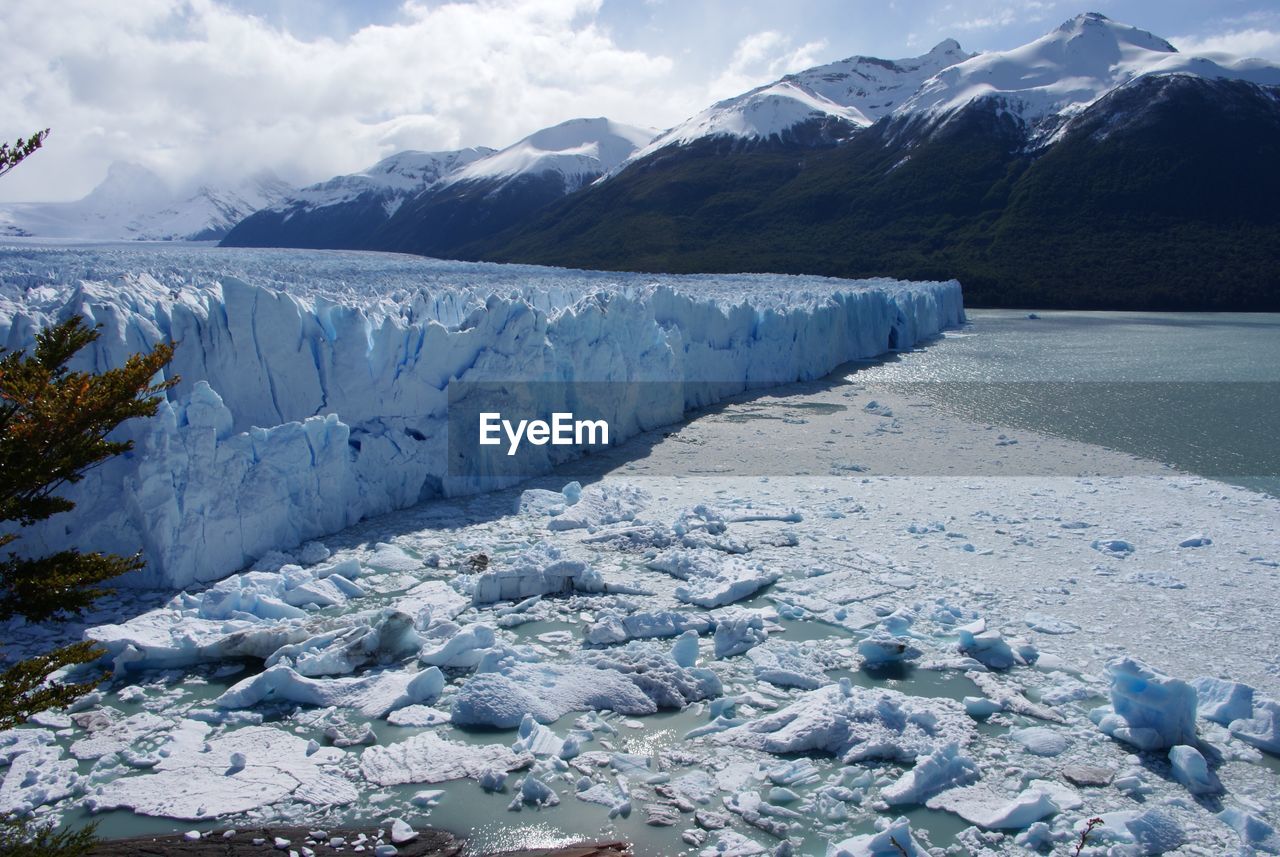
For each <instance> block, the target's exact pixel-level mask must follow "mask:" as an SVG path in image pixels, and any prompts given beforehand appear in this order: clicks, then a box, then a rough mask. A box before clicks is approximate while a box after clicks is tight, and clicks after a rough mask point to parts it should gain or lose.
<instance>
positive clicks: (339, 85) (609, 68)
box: [0, 0, 1280, 201]
mask: <svg viewBox="0 0 1280 857" xmlns="http://www.w3.org/2000/svg"><path fill="white" fill-rule="evenodd" d="M1082 2H1088V3H1089V4H1090V5H1089V6H1088V7H1087V8H1086V7H1083V6H1081V5H1080V3H1082ZM1082 11H1100V12H1103V13H1104V14H1106V15H1108V16H1110V17H1112V18H1114V19H1116V20H1120V21H1125V22H1127V23H1131V24H1135V25H1137V26H1140V27H1142V28H1144V29H1147V30H1151V31H1152V32H1154V33H1156V34H1158V35H1161V36H1164V37H1165V38H1168V39H1169V40H1170V41H1172V42H1173V43H1174V44H1175V45H1176V46H1177V47H1178V48H1179V49H1181V50H1184V51H1227V52H1232V53H1240V54H1246V55H1251V56H1261V57H1266V58H1269V59H1274V60H1277V61H1280V9H1277V8H1276V4H1275V2H1274V0H1215V2H1212V3H1207V2H1203V0H1072V2H1057V0H948V2H941V0H788V2H786V3H781V2H777V0H475V2H440V0H407V2H406V0H361V2H354V0H347V2H342V0H128V2H107V3H104V2H102V0H46V2H42V3H11V4H7V7H6V9H5V13H4V15H3V17H0V104H3V105H4V110H3V113H2V115H0V137H2V138H4V139H9V140H12V139H14V138H16V137H18V136H19V135H25V134H29V133H30V132H31V131H33V130H36V129H39V128H43V127H46V126H48V127H52V129H53V134H52V136H51V137H50V139H49V141H48V143H47V144H46V147H45V149H44V150H43V151H41V152H39V153H38V154H37V155H36V156H35V157H34V158H32V159H31V161H30V162H28V163H27V164H24V165H23V166H22V168H21V169H19V170H16V171H14V172H13V173H12V174H10V175H8V176H6V177H4V178H3V179H0V201H13V200H55V199H74V198H78V197H80V196H82V195H84V194H85V193H86V192H88V191H89V190H90V189H91V188H92V187H93V186H94V185H95V184H96V183H97V182H98V181H100V180H101V179H102V177H103V175H104V174H105V172H106V169H107V166H108V165H109V164H110V163H111V162H112V161H114V160H134V161H138V162H140V163H143V164H145V165H147V166H149V167H151V168H153V169H155V170H156V171H157V172H158V173H160V174H161V175H162V176H163V177H164V178H165V179H166V180H167V181H169V182H170V183H171V184H173V185H175V186H177V187H183V186H188V185H190V183H192V182H194V181H198V180H200V179H202V178H206V177H207V178H212V179H215V180H223V179H225V178H226V177H229V176H243V175H247V174H251V173H254V172H256V171H259V170H263V169H270V170H273V171H275V172H276V173H277V174H279V175H280V176H281V177H283V178H285V179H288V180H290V181H293V182H296V183H304V182H310V181H316V180H319V179H323V178H327V177H329V176H331V175H334V174H337V173H342V172H351V171H354V170H358V169H361V168H363V167H364V166H367V165H368V164H370V163H372V162H374V161H376V160H377V159H379V158H381V157H384V156H386V155H388V154H390V153H392V152H394V151H398V150H401V149H411V148H412V149H448V148H456V147H460V146H472V145H489V146H497V147H500V146H504V145H507V144H508V143H511V142H513V141H515V140H516V139H518V138H519V137H521V136H523V135H525V134H528V133H530V132H532V131H535V130H537V129H538V128H541V127H545V126H547V125H551V124H554V123H556V122H559V121H562V120H564V119H569V118H572V117H575V116H601V115H605V116H609V117H610V118H613V119H617V120H619V121H623V122H629V123H632V124H636V125H646V126H656V127H667V126H670V125H672V124H674V123H676V122H678V121H680V120H681V119H683V118H685V117H686V116H688V115H690V114H692V113H694V112H696V111H698V110H699V109H701V108H702V107H704V106H706V105H707V104H708V103H710V102H711V101H714V100H716V99H718V98H724V97H727V96H730V95H734V94H736V93H738V92H741V91H743V90H745V89H748V88H750V87H751V86H754V85H757V84H760V83H764V82H766V81H769V80H772V79H774V78H777V77H778V76H780V75H782V74H785V73H787V72H790V71H797V70H799V69H802V68H806V67H808V66H811V65H816V64H818V63H822V62H829V61H831V60H835V59H839V58H842V57H846V56H850V55H853V54H870V55H876V56H882V57H890V58H896V57H904V56H913V55H916V54H920V53H923V52H925V51H927V50H928V49H929V48H930V47H932V46H933V45H934V44H936V43H937V42H939V41H941V40H942V39H944V38H948V37H952V38H956V39H958V40H959V41H960V43H961V45H963V46H964V47H965V48H966V49H968V50H999V49H1004V48H1010V47H1013V46H1015V45H1018V44H1021V43H1023V42H1026V41H1029V40H1030V39H1032V38H1034V37H1036V36H1038V35H1040V34H1041V33H1043V32H1045V31H1046V30H1048V29H1050V28H1051V27H1053V26H1056V25H1057V24H1059V23H1061V21H1063V20H1065V19H1067V18H1069V17H1071V16H1072V15H1074V14H1077V13H1079V12H1082Z"/></svg>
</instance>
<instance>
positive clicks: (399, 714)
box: [387, 705, 450, 728]
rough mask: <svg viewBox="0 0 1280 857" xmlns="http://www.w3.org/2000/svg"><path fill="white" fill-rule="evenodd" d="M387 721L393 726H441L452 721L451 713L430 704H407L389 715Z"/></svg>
mask: <svg viewBox="0 0 1280 857" xmlns="http://www.w3.org/2000/svg"><path fill="white" fill-rule="evenodd" d="M387 722H388V723H390V724H391V725H392V726H416V727H418V728H425V727H428V726H439V725H441V724H443V723H448V722H450V717H449V713H448V712H446V711H440V710H439V709H437V708H432V707H431V706H429V705H406V706H405V707H404V708H397V709H396V710H395V711H393V712H391V713H390V714H388V715H387Z"/></svg>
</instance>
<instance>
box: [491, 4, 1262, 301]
mask: <svg viewBox="0 0 1280 857" xmlns="http://www.w3.org/2000/svg"><path fill="white" fill-rule="evenodd" d="M931 53H932V54H933V55H934V56H935V58H936V61H935V65H936V66H942V65H943V64H944V63H945V67H941V68H937V70H936V71H934V72H932V73H929V71H930V69H929V67H926V64H923V63H922V64H920V65H919V66H917V68H916V69H915V71H914V72H913V74H915V75H917V77H916V78H913V79H911V80H908V79H907V78H905V77H902V75H901V73H900V72H895V71H892V70H891V69H888V68H884V69H883V75H882V76H881V77H880V78H879V79H878V82H877V83H875V84H874V85H864V84H862V83H860V81H861V80H862V79H863V78H862V77H860V75H863V74H866V73H871V72H875V71H876V69H877V68H879V67H878V66H876V64H875V63H874V62H871V61H860V62H856V63H854V62H850V63H848V64H847V65H848V66H851V67H846V68H845V69H844V70H839V69H837V68H835V67H833V66H826V67H822V68H820V69H812V70H810V71H807V72H802V73H800V74H797V75H792V76H791V77H789V78H785V79H783V80H780V81H778V82H776V83H774V84H770V85H769V86H766V87H762V88H760V89H758V90H753V91H752V92H749V93H745V94H744V95H742V96H739V97H738V98H737V99H729V100H728V101H726V102H721V103H720V104H718V105H715V106H713V107H712V108H711V109H710V110H708V111H705V112H704V113H703V114H700V116H699V117H695V119H693V120H690V122H688V123H685V124H684V125H682V126H681V127H680V128H677V129H673V130H672V131H669V132H667V133H665V134H664V135H662V137H660V138H658V140H655V141H654V143H652V144H651V145H650V146H649V147H646V149H645V150H642V151H641V152H640V153H638V155H637V156H635V157H633V159H632V160H631V161H630V162H629V163H627V164H625V165H624V166H623V168H622V169H619V170H616V171H615V172H614V173H613V174H611V175H610V176H609V178H608V179H607V180H605V181H598V182H596V183H594V184H593V185H592V186H591V187H589V188H587V189H585V190H583V191H582V192H580V193H577V194H574V195H573V196H571V197H569V198H568V199H566V200H565V201H564V202H562V203H560V204H558V205H556V206H554V207H552V208H549V209H548V210H547V211H546V212H544V213H542V214H540V215H539V216H537V217H535V218H534V219H532V220H531V221H530V222H528V223H526V224H524V225H522V226H520V227H519V228H516V229H512V230H510V231H508V232H505V233H503V234H502V235H501V236H499V237H498V239H497V240H490V241H488V242H482V243H480V244H476V245H472V246H471V247H470V248H469V252H470V254H471V255H470V256H469V258H480V259H485V260H489V261H496V262H527V263H536V264H548V265H556V266H561V267H575V268H601V269H611V270H630V271H665V272H733V271H744V270H748V271H774V272H785V273H813V274H827V275H834V276H855V277H856V276H875V275H891V276H905V277H911V278H921V279H932V278H944V277H957V278H958V279H960V281H961V282H963V283H964V285H965V295H966V301H971V302H973V303H975V304H976V305H1003V306H1032V305H1034V306H1060V307H1074V308H1089V307H1091V308H1117V309H1119V308H1125V309H1200V310H1208V309H1217V310H1224V309H1254V310H1261V309H1280V266H1278V265H1277V259H1276V251H1275V249H1274V248H1275V247H1280V208H1277V206H1276V205H1275V200H1276V199H1280V159H1277V158H1276V157H1275V155H1274V153H1275V152H1276V151H1277V150H1278V149H1280V66H1277V65H1275V64H1272V63H1267V62H1264V61H1262V60H1248V59H1238V58H1232V57H1228V56H1224V55H1212V56H1189V55H1186V54H1182V53H1179V52H1178V51H1177V50H1175V48H1174V46H1173V45H1171V44H1169V43H1168V42H1167V41H1165V40H1164V39H1161V38H1159V37H1157V36H1154V35H1152V34H1151V33H1148V32H1145V31H1143V30H1140V29H1138V28H1135V27H1131V26H1128V25H1125V24H1120V23H1116V22H1113V21H1110V20H1108V19H1107V18H1105V17H1103V16H1102V15H1098V14H1092V13H1091V14H1085V15H1080V16H1077V17H1075V18H1072V19H1070V20H1068V21H1066V22H1065V23H1063V24H1062V25H1061V26H1059V27H1057V28H1055V29H1054V30H1052V31H1051V32H1049V33H1046V34H1045V35H1044V36H1043V37H1041V38H1039V39H1036V40H1034V41H1032V42H1030V43H1029V44H1027V45H1023V46H1022V47H1019V48H1015V49H1013V50H1009V51H1000V52H995V53H988V54H981V55H978V56H974V57H969V56H967V55H965V54H963V53H962V52H961V51H960V50H959V46H958V45H955V44H954V43H945V42H944V43H943V44H942V45H940V46H939V48H938V49H935V51H933V52H931ZM938 54H941V55H942V56H940V57H939V56H938ZM926 56H928V55H926ZM841 65H842V64H839V63H837V64H835V66H837V67H838V66H841ZM893 65H896V66H901V65H902V63H896V64H893ZM912 80H919V84H918V87H917V88H916V89H915V90H913V91H908V89H909V87H910V86H911V85H912ZM894 81H899V82H902V86H900V87H898V88H897V89H896V90H892V91H891V90H889V89H887V88H886V89H880V87H885V86H888V85H889V84H890V83H892V82H894ZM859 87H860V89H859ZM891 102H892V103H891ZM784 106H785V108H786V109H784ZM855 110H856V112H854V111H855ZM815 117H816V118H817V120H818V122H819V123H838V126H837V125H828V126H826V127H827V128H829V129H832V130H839V129H844V130H847V131H848V133H847V134H845V136H844V137H843V138H842V139H833V138H832V137H831V136H829V137H827V138H825V139H822V138H820V137H815V136H814V134H813V133H808V134H796V133H795V132H794V129H799V128H805V127H806V125H807V126H808V127H809V128H810V129H812V125H813V124H814V122H813V120H814V118H815ZM859 117H863V118H859ZM789 122H796V124H794V125H787V123H789ZM784 126H785V127H786V128H787V129H788V132H789V133H790V136H789V137H788V135H786V134H779V133H777V129H779V128H783V127H784ZM763 133H772V134H773V136H772V137H771V138H769V141H768V144H767V145H766V144H765V143H764V142H761V143H744V142H743V140H744V139H746V135H751V134H756V135H760V134H763ZM757 139H759V138H758V137H757ZM725 140H727V141H728V145H726V144H725V143H724V141H725ZM677 143H683V144H684V145H676V144H677ZM815 143H817V144H816V145H815Z"/></svg>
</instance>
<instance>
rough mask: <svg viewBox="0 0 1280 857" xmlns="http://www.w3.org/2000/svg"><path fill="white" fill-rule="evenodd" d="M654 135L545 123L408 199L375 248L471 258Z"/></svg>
mask: <svg viewBox="0 0 1280 857" xmlns="http://www.w3.org/2000/svg"><path fill="white" fill-rule="evenodd" d="M655 133H656V131H654V130H652V129H648V128H636V127H633V126H630V125H623V124H621V123H619V122H614V121H612V120H609V119H605V118H603V117H599V118H591V119H570V120H569V121H567V122H561V123H560V124H558V125H553V126H551V127H549V128H543V129H542V130H540V131H536V132H534V133H533V134H530V135H529V136H527V137H525V138H524V139H522V140H520V141H518V142H516V143H514V144H512V145H510V146H508V147H507V148H505V149H503V150H501V151H499V152H495V153H493V154H492V155H489V156H488V157H485V158H480V159H477V160H475V161H473V162H472V163H470V164H467V165H466V166H465V167H463V168H462V169H459V170H457V171H456V172H454V173H452V174H450V175H449V176H447V177H446V178H445V179H444V180H443V181H441V182H440V183H439V184H438V185H436V186H433V187H431V188H428V189H427V190H425V191H423V192H422V193H420V194H418V195H417V196H415V197H413V198H412V199H409V200H407V201H406V202H405V203H404V205H402V206H401V207H400V209H399V210H398V211H396V212H395V214H394V215H392V216H391V218H390V219H389V220H388V221H387V222H386V224H385V225H383V226H381V227H380V228H379V229H378V230H377V232H376V234H374V235H373V236H372V237H371V239H370V244H369V246H370V247H373V248H376V249H380V250H398V251H403V252H409V253H423V254H426V255H445V256H451V257H455V258H465V257H466V256H467V255H468V251H467V249H466V247H467V245H469V244H471V243H472V242H475V241H479V240H488V239H490V238H492V237H493V236H494V235H496V234H497V233H499V232H501V231H502V230H504V229H508V228H511V227H513V226H516V225H518V224H521V223H523V222H525V221H526V220H528V219H529V218H530V217H531V216H533V214H534V213H536V212H537V211H539V210H540V209H542V208H544V207H545V206H547V205H549V204H550V203H552V202H556V201H558V200H560V199H563V198H564V197H565V196H567V195H569V194H572V193H574V192H575V191H577V190H578V189H580V188H582V187H583V186H584V185H587V184H590V183H591V182H593V181H595V180H596V179H597V178H599V177H600V176H602V175H604V174H605V173H607V172H608V171H609V170H611V169H613V168H615V167H617V166H618V165H619V164H621V163H623V162H624V161H625V160H626V159H627V158H628V157H629V156H630V155H631V154H632V153H634V152H635V151H636V150H637V149H639V148H640V147H641V146H643V145H644V144H645V143H647V142H649V141H650V140H651V139H653V136H654V134H655Z"/></svg>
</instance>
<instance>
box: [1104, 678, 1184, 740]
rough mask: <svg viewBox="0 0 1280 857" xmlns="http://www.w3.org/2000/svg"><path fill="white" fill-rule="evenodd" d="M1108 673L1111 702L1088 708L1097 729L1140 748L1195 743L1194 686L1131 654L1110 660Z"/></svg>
mask: <svg viewBox="0 0 1280 857" xmlns="http://www.w3.org/2000/svg"><path fill="white" fill-rule="evenodd" d="M1107 676H1108V677H1109V678H1110V680H1111V705H1110V707H1105V706H1104V707H1102V708H1095V709H1094V710H1093V711H1092V712H1090V717H1091V718H1092V719H1093V721H1094V722H1095V723H1097V724H1098V728H1099V729H1101V730H1102V731H1103V732H1105V733H1106V734H1108V735H1110V736H1111V737H1112V738H1115V739H1116V740H1118V741H1124V742H1125V743H1127V744H1132V745H1134V746H1135V747H1138V748H1139V749H1142V750H1161V749H1165V748H1168V747H1173V746H1175V745H1177V744H1195V743H1196V691H1195V688H1193V687H1192V686H1191V685H1189V684H1187V683H1186V682H1185V681H1181V680H1180V679H1176V678H1170V677H1169V676H1167V675H1164V674H1163V673H1160V672H1158V671H1156V670H1154V669H1152V668H1151V667H1149V666H1147V665H1146V664H1144V663H1142V662H1141V661H1137V660H1134V659H1133V658H1116V659H1115V660H1112V661H1110V662H1109V663H1108V664H1107Z"/></svg>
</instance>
